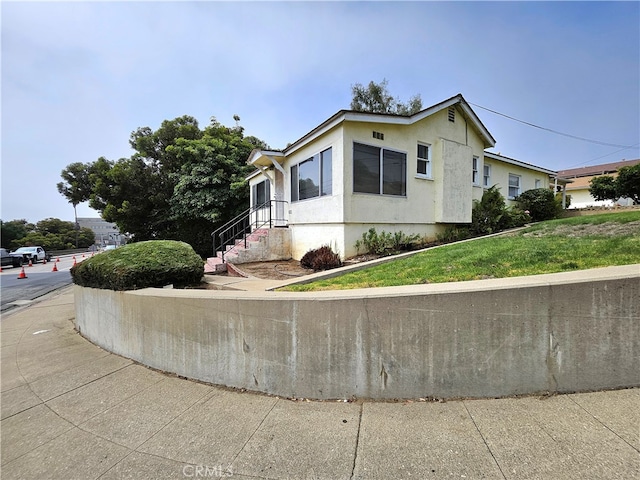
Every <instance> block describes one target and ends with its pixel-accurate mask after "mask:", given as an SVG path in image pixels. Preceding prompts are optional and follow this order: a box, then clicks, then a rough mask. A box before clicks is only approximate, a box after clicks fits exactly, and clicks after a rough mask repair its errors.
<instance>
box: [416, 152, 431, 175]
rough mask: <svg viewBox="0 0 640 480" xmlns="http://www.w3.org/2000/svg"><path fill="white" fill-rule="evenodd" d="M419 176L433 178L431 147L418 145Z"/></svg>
mask: <svg viewBox="0 0 640 480" xmlns="http://www.w3.org/2000/svg"><path fill="white" fill-rule="evenodd" d="M417 174H418V175H421V176H424V177H426V178H431V148H430V145H426V144H423V143H419V144H418V170H417Z"/></svg>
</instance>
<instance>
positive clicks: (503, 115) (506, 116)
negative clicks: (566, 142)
mask: <svg viewBox="0 0 640 480" xmlns="http://www.w3.org/2000/svg"><path fill="white" fill-rule="evenodd" d="M468 103H469V104H471V105H473V106H474V107H478V108H481V109H483V110H486V111H487V112H491V113H495V114H496V115H500V116H501V117H505V118H508V119H509V120H514V121H516V122H520V123H523V124H525V125H529V126H530V127H534V128H539V129H540V130H545V131H547V132H551V133H555V134H556V135H562V136H563V137H569V138H573V139H575V140H581V141H583V142H589V143H595V144H596V145H604V146H605V147H617V148H622V149H623V150H626V149H628V148H633V147H635V146H637V144H636V145H618V144H616V143H607V142H600V141H598V140H591V139H588V138H584V137H577V136H576V135H570V134H568V133H562V132H559V131H557V130H553V129H551V128H546V127H541V126H540V125H536V124H534V123H529V122H525V121H524V120H520V119H518V118H514V117H510V116H509V115H505V114H504V113H500V112H496V111H495V110H491V109H490V108H487V107H483V106H481V105H478V104H475V103H471V102H468ZM601 158H602V157H601Z"/></svg>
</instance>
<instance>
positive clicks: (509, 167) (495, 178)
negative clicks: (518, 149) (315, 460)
mask: <svg viewBox="0 0 640 480" xmlns="http://www.w3.org/2000/svg"><path fill="white" fill-rule="evenodd" d="M484 161H485V163H486V164H487V165H491V181H490V185H489V186H490V187H491V186H493V185H497V186H498V188H499V189H500V193H501V194H502V196H503V197H504V199H505V201H506V203H507V205H513V204H514V203H515V202H514V201H513V200H512V199H510V198H508V197H509V174H513V175H520V178H521V183H520V193H522V192H526V191H527V190H532V189H534V188H536V180H539V181H540V187H539V188H548V187H549V175H548V174H545V173H542V172H536V171H534V170H529V169H527V168H524V167H520V166H518V165H513V164H511V163H506V162H501V161H499V160H494V159H489V158H485V159H484ZM480 177H481V179H482V170H481V171H480ZM481 196H482V195H481Z"/></svg>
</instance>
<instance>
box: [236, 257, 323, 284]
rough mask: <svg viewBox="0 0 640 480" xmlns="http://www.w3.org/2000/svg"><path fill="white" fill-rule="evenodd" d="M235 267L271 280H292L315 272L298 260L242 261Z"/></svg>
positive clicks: (253, 275)
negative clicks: (301, 264) (304, 266)
mask: <svg viewBox="0 0 640 480" xmlns="http://www.w3.org/2000/svg"><path fill="white" fill-rule="evenodd" d="M235 267H236V268H237V269H238V270H241V271H243V272H244V273H247V274H249V275H251V276H252V277H257V278H264V279H269V280H291V279H293V278H296V277H303V276H305V275H310V274H312V273H314V272H313V270H310V269H308V268H302V267H301V266H300V262H299V261H298V260H278V261H275V262H255V263H241V264H238V265H235Z"/></svg>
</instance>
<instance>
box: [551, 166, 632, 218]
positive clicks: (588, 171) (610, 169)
mask: <svg viewBox="0 0 640 480" xmlns="http://www.w3.org/2000/svg"><path fill="white" fill-rule="evenodd" d="M639 163H640V159H636V160H622V161H620V162H613V163H602V164H600V165H590V166H587V167H579V168H571V169H569V170H560V171H559V172H558V176H560V177H562V178H565V179H569V180H572V182H571V184H570V185H567V194H569V195H571V205H570V206H569V208H590V207H613V206H614V204H615V205H620V206H629V205H633V200H631V199H630V198H620V199H619V200H618V201H617V202H613V201H612V200H596V199H595V198H593V197H592V196H591V193H590V192H589V187H590V186H591V179H593V178H595V177H599V176H601V175H610V176H612V177H614V178H615V177H617V176H618V170H620V169H621V168H622V167H633V166H634V165H637V164H639Z"/></svg>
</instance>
